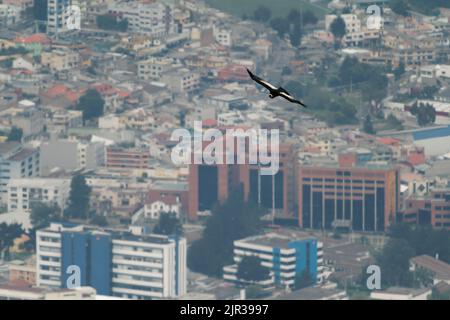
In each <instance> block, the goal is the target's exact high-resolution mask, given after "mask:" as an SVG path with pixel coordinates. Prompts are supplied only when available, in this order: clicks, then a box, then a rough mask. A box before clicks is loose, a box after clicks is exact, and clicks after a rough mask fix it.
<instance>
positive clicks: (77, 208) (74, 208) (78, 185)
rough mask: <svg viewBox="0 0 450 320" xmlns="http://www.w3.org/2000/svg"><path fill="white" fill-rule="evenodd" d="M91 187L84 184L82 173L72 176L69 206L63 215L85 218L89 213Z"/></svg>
mask: <svg viewBox="0 0 450 320" xmlns="http://www.w3.org/2000/svg"><path fill="white" fill-rule="evenodd" d="M90 196H91V187H89V186H88V185H87V184H86V179H85V178H84V176H83V175H80V174H77V175H75V176H73V178H72V181H71V184H70V194H69V206H68V207H67V209H66V211H65V215H67V216H68V217H69V218H86V217H88V215H89V200H90Z"/></svg>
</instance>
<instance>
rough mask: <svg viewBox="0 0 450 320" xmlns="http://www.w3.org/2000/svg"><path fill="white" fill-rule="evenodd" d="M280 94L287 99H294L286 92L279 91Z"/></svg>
mask: <svg viewBox="0 0 450 320" xmlns="http://www.w3.org/2000/svg"><path fill="white" fill-rule="evenodd" d="M280 96H283V97H285V98H287V99H291V100H295V99H294V97H293V96H291V95H290V94H287V93H286V92H281V93H280Z"/></svg>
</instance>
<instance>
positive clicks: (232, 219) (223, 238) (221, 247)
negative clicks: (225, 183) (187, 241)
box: [187, 185, 265, 276]
mask: <svg viewBox="0 0 450 320" xmlns="http://www.w3.org/2000/svg"><path fill="white" fill-rule="evenodd" d="M243 194H244V192H243V187H242V185H241V186H240V187H239V188H237V189H236V190H234V191H232V192H231V194H230V196H229V198H228V199H227V200H226V201H225V202H224V203H223V204H220V205H216V206H215V207H214V209H213V210H212V214H211V216H210V217H209V218H208V220H207V222H206V227H205V229H204V231H203V235H202V238H201V239H200V240H197V241H195V242H193V243H192V245H191V247H190V249H189V251H188V261H187V262H188V266H189V268H190V269H191V270H193V271H196V272H200V273H204V274H207V275H211V276H221V275H222V268H223V267H224V266H225V265H227V264H232V262H233V242H234V241H235V240H238V239H242V238H245V237H248V236H251V235H255V234H258V232H259V231H260V229H261V221H260V217H261V215H262V214H264V213H265V210H264V209H262V208H258V207H257V206H256V205H255V204H254V203H252V202H246V201H244V196H243ZM205 257H208V258H207V259H205Z"/></svg>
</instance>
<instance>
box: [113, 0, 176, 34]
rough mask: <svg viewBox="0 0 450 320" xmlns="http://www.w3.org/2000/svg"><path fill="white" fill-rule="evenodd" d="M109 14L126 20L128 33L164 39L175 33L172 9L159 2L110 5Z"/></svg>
mask: <svg viewBox="0 0 450 320" xmlns="http://www.w3.org/2000/svg"><path fill="white" fill-rule="evenodd" d="M109 12H110V13H113V14H118V15H120V16H122V17H123V18H124V19H127V20H128V31H129V32H132V33H138V34H146V35H149V36H152V37H154V38H164V37H166V36H167V35H169V34H171V33H173V32H174V31H175V27H176V26H175V24H174V20H173V8H172V7H171V6H169V5H165V4H163V3H161V2H152V3H134V2H121V3H116V4H112V5H111V6H110V7H109Z"/></svg>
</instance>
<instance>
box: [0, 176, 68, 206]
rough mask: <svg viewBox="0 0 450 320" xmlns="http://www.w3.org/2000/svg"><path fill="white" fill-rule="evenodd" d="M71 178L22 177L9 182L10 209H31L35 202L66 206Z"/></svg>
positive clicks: (8, 199)
mask: <svg viewBox="0 0 450 320" xmlns="http://www.w3.org/2000/svg"><path fill="white" fill-rule="evenodd" d="M69 192H70V179H47V178H33V179H28V178H25V179H24V178H20V179H11V180H10V181H9V183H8V198H7V203H8V211H9V212H14V211H30V210H31V209H32V206H33V204H36V203H45V204H47V205H57V206H58V207H59V208H64V207H65V206H66V202H67V199H68V197H69Z"/></svg>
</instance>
